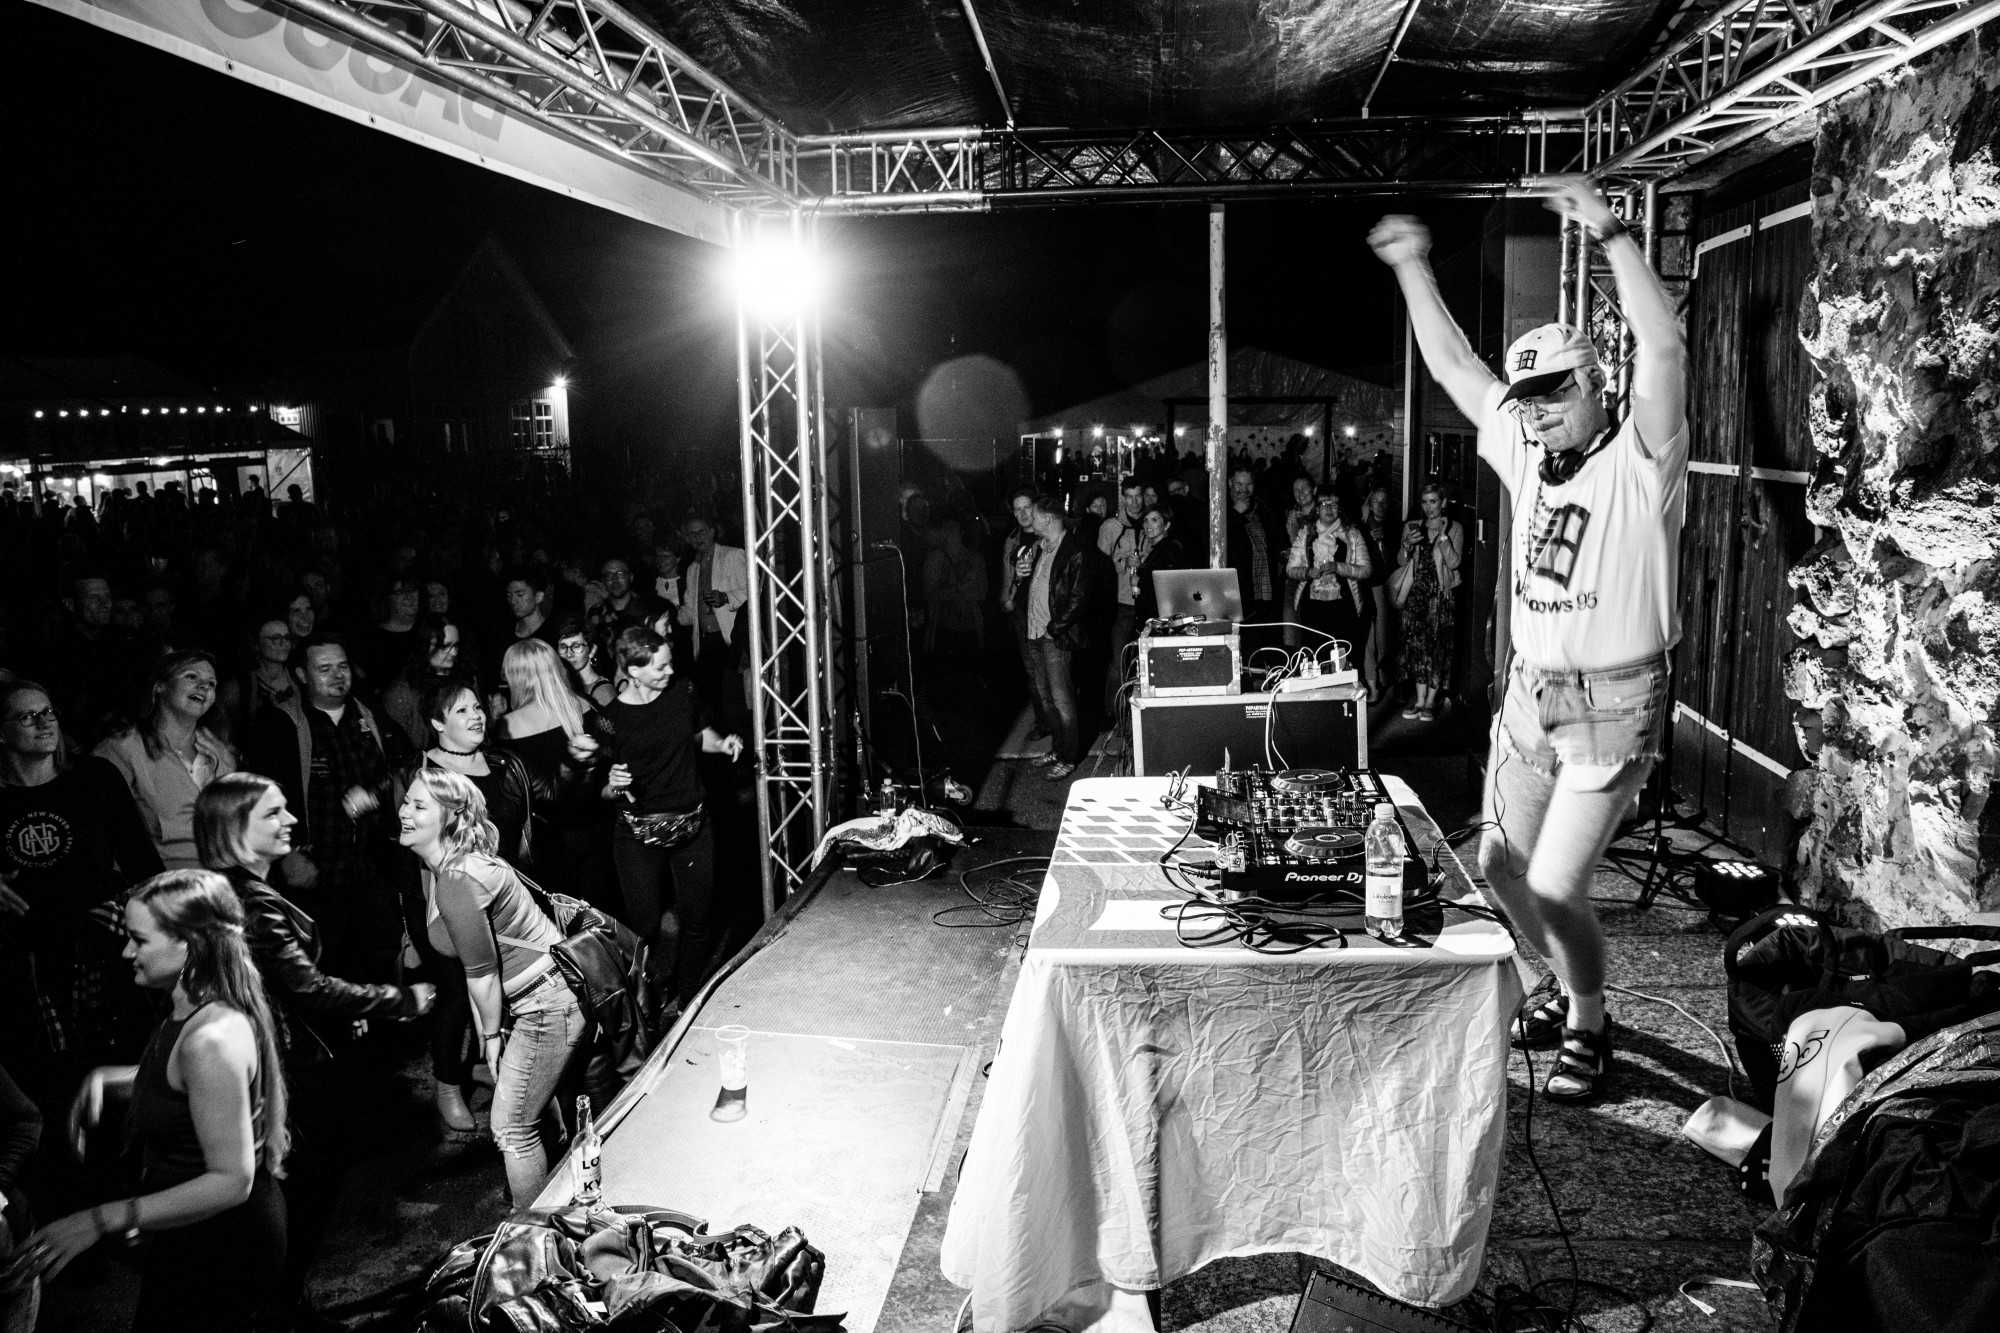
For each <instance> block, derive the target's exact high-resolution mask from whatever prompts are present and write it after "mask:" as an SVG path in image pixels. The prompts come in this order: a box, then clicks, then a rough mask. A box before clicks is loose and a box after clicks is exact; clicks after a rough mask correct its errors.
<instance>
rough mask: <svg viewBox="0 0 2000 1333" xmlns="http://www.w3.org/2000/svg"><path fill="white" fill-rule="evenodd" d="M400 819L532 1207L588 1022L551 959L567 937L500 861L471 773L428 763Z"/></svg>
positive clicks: (509, 1164)
mask: <svg viewBox="0 0 2000 1333" xmlns="http://www.w3.org/2000/svg"><path fill="white" fill-rule="evenodd" d="M397 818H398V826H399V834H398V839H397V840H398V841H399V842H401V843H402V845H403V846H405V847H407V848H409V849H410V850H411V851H412V852H414V853H415V854H416V857H417V860H418V861H419V862H420V863H422V866H423V872H424V899H425V930H426V934H427V935H428V936H429V939H430V942H431V945H432V946H433V947H434V948H436V949H437V950H438V951H439V952H440V953H443V954H446V955H448V956H450V957H454V958H456V959H457V960H458V962H459V965H460V966H461V967H462V968H463V969H464V971H465V990H466V996H467V998H468V1000H469V1001H470V1003H471V1007H472V1019H473V1026H474V1027H475V1029H476V1030H477V1032H478V1035H479V1046H480V1049H481V1050H482V1051H483V1052H484V1053H485V1057H486V1065H487V1067H488V1068H489V1069H491V1070H492V1071H493V1107H492V1110H491V1112H490V1124H491V1128H492V1131H493V1141H494V1142H495V1143H496V1144H498V1145H499V1148H500V1156H501V1160H502V1161H503V1162H504V1163H505V1165H506V1170H507V1192H508V1194H509V1195H510V1196H511V1197H512V1199H513V1204H514V1206H515V1207H516V1208H525V1207H526V1206H528V1204H530V1203H531V1202H533V1201H534V1197H535V1194H536V1193H537V1192H538V1191H539V1190H540V1189H541V1187H542V1181H543V1179H544V1178H545V1177H546V1176H547V1175H548V1151H547V1147H546V1145H545V1144H544V1142H543V1140H542V1122H543V1118H544V1113H545V1112H546V1111H547V1110H548V1109H549V1106H550V1103H551V1102H552V1101H553V1100H554V1098H555V1093H556V1086H557V1084H558V1083H560V1082H561V1080H562V1076H563V1071H564V1070H565V1069H567V1068H568V1067H569V1062H570V1058H571V1057H572V1056H573V1055H574V1054H575V1053H576V1048H577V1044H578V1043H579V1042H581V1041H582V1040H583V1034H584V1028H585V1026H586V1025H585V1022H584V1017H583V1010H582V1008H581V1006H579V1005H578V1003H577V999H576V995H575V993H574V992H573V991H571V990H570V988H569V985H568V983H566V982H565V981H564V980H563V979H562V974H561V973H560V972H558V971H556V968H555V964H554V963H553V962H552V961H551V960H550V958H549V948H550V946H552V945H554V944H556V943H557V942H558V941H560V940H561V939H562V934H561V932H560V931H558V930H557V929H556V926H555V924H554V923H553V922H551V921H550V920H549V919H548V917H547V916H546V915H545V914H544V913H543V912H542V910H541V908H540V907H538V906H537V905H536V903H535V900H534V898H533V897H532V896H531V895H530V894H529V892H528V890H527V887H526V886H525V885H524V884H522V882H521V877H520V876H519V875H518V874H516V873H515V872H514V869H513V867H511V866H509V865H508V864H507V863H506V862H505V861H503V860H501V859H500V857H499V855H498V852H497V847H498V844H499V834H498V833H496V832H495V831H494V828H493V825H492V823H491V822H490V821H489V820H488V819H487V818H486V801H485V798H483V797H482V796H480V794H479V789H478V788H477V787H475V786H473V785H472V782H471V780H470V779H468V778H466V777H463V776H462V775H460V774H458V773H454V772H451V771H450V770H448V769H441V768H422V769H418V770H417V771H416V772H415V773H414V774H412V775H411V778H410V787H409V791H408V793H407V794H406V795H405V796H404V797H403V805H402V809H401V810H400V811H399V812H398V816H397Z"/></svg>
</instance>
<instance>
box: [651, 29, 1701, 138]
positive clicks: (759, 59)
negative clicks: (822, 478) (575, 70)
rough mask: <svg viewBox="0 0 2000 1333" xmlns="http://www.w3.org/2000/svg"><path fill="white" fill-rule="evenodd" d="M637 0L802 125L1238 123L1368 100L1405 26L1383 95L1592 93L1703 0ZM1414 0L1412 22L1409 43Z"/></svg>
mask: <svg viewBox="0 0 2000 1333" xmlns="http://www.w3.org/2000/svg"><path fill="white" fill-rule="evenodd" d="M626 3H627V6H628V8H630V9H631V10H632V12H633V13H634V14H635V15H637V16H640V17H642V18H644V19H645V20H646V21H647V22H648V23H650V24H652V25H653V26H654V27H655V28H656V29H657V30H658V31H659V32H660V33H661V35H662V36H664V37H666V38H667V39H668V40H669V41H672V42H674V43H675V44H676V45H678V46H679V47H680V48H681V49H682V50H683V51H685V52H686V53H687V54H688V55H689V56H691V57H693V58H694V59H695V60H696V61H697V62H699V63H700V64H701V65H702V66H703V67H705V68H706V69H707V70H708V71H709V72H711V73H713V74H716V75H718V76H720V77H721V78H723V79H724V80H726V81H728V82H729V83H730V84H732V85H733V86H734V87H735V88H736V90H737V91H738V92H740V93H742V94H743V95H744V96H745V97H747V98H749V99H750V100H751V101H752V102H754V103H756V104H758V105H759V106H761V107H762V109H763V110H765V111H766V112H768V113H770V114H771V115H774V116H776V117H777V118H778V119H779V120H780V121H782V122H784V124H785V125H786V126H787V127H788V128H789V129H791V130H792V131H793V132H795V133H800V134H829V133H833V134H844V133H852V132H859V131H867V130H881V129H899V130H907V129H917V128H932V127H947V126H982V125H998V124H1002V123H1013V124H1018V125H1021V126H1026V127H1067V128H1079V129H1088V128H1097V127H1122V126H1151V127H1156V128H1174V127H1215V128H1222V127H1238V126H1259V125H1273V124H1279V123H1297V122H1301V121H1310V120H1315V119H1324V118H1334V117H1345V116H1353V115H1355V114H1357V113H1359V112H1360V110H1361V107H1362V102H1363V100H1364V99H1365V98H1366V97H1367V96H1368V94H1369V90H1370V87H1371V85H1372V84H1374V82H1375V80H1376V75H1377V71H1378V69H1379V68H1380V67H1381V66H1382V64H1383V61H1384V59H1385V57H1386V56H1387V54H1388V52H1389V51H1390V49H1391V47H1392V45H1393V46H1395V49H1396V52H1397V55H1396V60H1395V63H1394V64H1393V65H1392V66H1390V68H1389V70H1388V71H1387V73H1386V75H1385V76H1384V77H1383V78H1382V80H1381V84H1380V88H1379V90H1378V91H1376V93H1375V95H1374V99H1373V106H1372V111H1373V112H1374V113H1375V114H1386V113H1424V114H1461V113H1471V112H1496V111H1510V110H1515V109H1522V108H1530V107H1533V108H1543V107H1560V106H1576V105H1582V104H1583V103H1586V102H1588V101H1589V100H1590V99H1591V98H1593V97H1594V96H1596V95H1597V94H1599V93H1602V92H1604V91H1606V90H1607V89H1608V88H1609V87H1610V86H1612V85H1613V84H1615V83H1616V82H1618V80H1619V79H1621V78H1623V77H1624V76H1626V75H1627V74H1629V73H1631V72H1632V70H1633V69H1634V68H1635V67H1636V66H1637V65H1638V64H1640V63H1641V61H1642V59H1643V57H1644V55H1645V54H1646V52H1647V51H1648V50H1649V49H1650V47H1651V46H1652V44H1653V42H1654V40H1655V39H1656V38H1657V37H1658V36H1659V34H1660V33H1661V32H1662V30H1663V29H1664V28H1665V27H1666V25H1667V24H1668V22H1669V21H1670V19H1671V18H1672V16H1673V15H1675V14H1676V13H1679V12H1680V11H1681V10H1683V9H1684V8H1688V7H1689V6H1688V5H1686V4H1685V3H1683V0H1557V2H1556V3H1550V0H704V3H701V4H694V5H690V4H685V3H682V2H681V0H626ZM1694 7H1696V8H1702V9H1706V8H1709V7H1710V6H1709V5H1707V4H1697V5H1696V6H1694ZM1406 12H1412V17H1411V20H1410V24H1409V28H1408V31H1407V32H1406V33H1405V34H1404V35H1403V37H1402V40H1401V42H1400V43H1397V40H1396V36H1397V28H1398V26H1399V24H1400V23H1401V21H1402V19H1403V17H1404V15H1405V13H1406ZM981 36H983V38H984V43H985V46H986V48H987V50H989V51H990V52H991V54H992V68H993V74H994V76H996V77H993V78H990V77H989V76H988V73H987V71H986V68H985V64H984V61H983V59H982V55H981V50H980V38H981ZM996 81H997V84H998V86H999V88H1003V89H1004V90H1005V92H1006V96H1007V101H1008V103H1009V105H1008V106H1007V107H1005V108H1003V107H1002V106H1001V103H1000V95H999V92H998V91H996V87H995V84H996ZM1010 118H1011V119H1010Z"/></svg>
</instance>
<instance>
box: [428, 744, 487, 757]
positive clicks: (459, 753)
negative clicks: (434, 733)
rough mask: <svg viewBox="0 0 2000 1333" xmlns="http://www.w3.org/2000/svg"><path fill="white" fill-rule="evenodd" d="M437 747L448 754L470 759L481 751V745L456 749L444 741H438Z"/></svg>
mask: <svg viewBox="0 0 2000 1333" xmlns="http://www.w3.org/2000/svg"><path fill="white" fill-rule="evenodd" d="M437 748H438V749H440V750H442V751H444V752H445V753H446V754H455V755H457V756H458V757H459V758H460V759H470V758H471V757H472V756H473V755H476V754H478V753H479V747H478V746H476V745H475V746H473V747H472V748H471V749H470V750H454V749H452V748H451V747H450V746H449V745H446V744H445V743H444V742H443V741H439V742H438V743H437Z"/></svg>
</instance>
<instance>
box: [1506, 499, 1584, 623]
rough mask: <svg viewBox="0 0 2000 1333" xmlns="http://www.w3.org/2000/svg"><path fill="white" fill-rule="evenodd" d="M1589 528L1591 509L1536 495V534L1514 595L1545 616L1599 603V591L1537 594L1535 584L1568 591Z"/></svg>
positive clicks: (1533, 526)
mask: <svg viewBox="0 0 2000 1333" xmlns="http://www.w3.org/2000/svg"><path fill="white" fill-rule="evenodd" d="M1589 530H1590V511H1589V510H1588V509H1585V508H1584V507H1583V506H1582V505H1579V504H1562V505H1550V504H1548V503H1547V501H1546V500H1544V499H1543V498H1542V497H1541V496H1540V495H1537V496H1536V497H1535V521H1534V524H1533V525H1532V528H1531V531H1532V533H1533V534H1534V535H1533V536H1532V537H1531V538H1530V539H1529V541H1528V543H1527V548H1526V551H1525V556H1526V558H1525V559H1523V560H1522V562H1521V572H1520V573H1519V575H1517V576H1516V578H1515V580H1514V595H1515V596H1516V597H1518V598H1521V599H1522V600H1523V601H1525V602H1526V603H1527V607H1528V610H1530V611H1535V612H1539V613H1542V614H1544V615H1548V614H1556V613H1560V612H1564V611H1579V610H1581V611H1588V610H1590V609H1591V608H1593V607H1595V606H1596V605H1597V594H1596V593H1594V592H1581V593H1575V594H1572V595H1569V596H1562V597H1537V596H1535V595H1534V593H1535V592H1536V591H1540V590H1541V588H1540V587H1539V586H1536V585H1546V584H1551V583H1552V584H1554V585H1555V586H1556V587H1557V588H1559V589H1561V590H1562V591H1563V592H1564V593H1568V592H1569V583H1570V579H1571V578H1573V577H1574V576H1575V574H1576V557H1577V552H1578V551H1580V550H1581V549H1582V547H1583V535H1584V533H1586V532H1588V531H1589Z"/></svg>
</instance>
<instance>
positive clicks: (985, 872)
mask: <svg viewBox="0 0 2000 1333" xmlns="http://www.w3.org/2000/svg"><path fill="white" fill-rule="evenodd" d="M1000 866H1017V867H1019V869H1016V870H1012V871H1009V872H1007V873H1006V874H998V873H995V872H996V870H997V868H998V867H1000ZM1048 869H1049V858H1048V857H1046V856H1003V857H1001V858H1000V859H999V860H997V861H988V862H986V863H985V864H984V865H977V866H972V867H970V868H968V869H965V870H961V871H959V872H958V887H959V891H960V892H961V893H963V894H964V895H965V896H966V897H967V898H968V899H970V900H971V901H969V902H962V903H948V904H946V905H945V906H943V907H940V908H938V909H937V910H936V911H935V912H932V913H931V923H932V924H933V925H938V926H947V927H950V928H952V929H954V930H965V929H969V928H974V927H981V926H1014V927H1018V926H1022V925H1025V924H1027V923H1028V922H1030V921H1032V920H1034V919H1035V903H1036V901H1037V900H1038V899H1040V897H1041V894H1042V877H1043V876H1044V875H1046V874H1047V873H1048ZM975 875H978V876H985V877H987V878H988V879H990V880H991V883H989V884H985V885H982V888H974V887H973V877H974V876H975ZM982 890H983V891H982ZM966 918H970V919H966Z"/></svg>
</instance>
